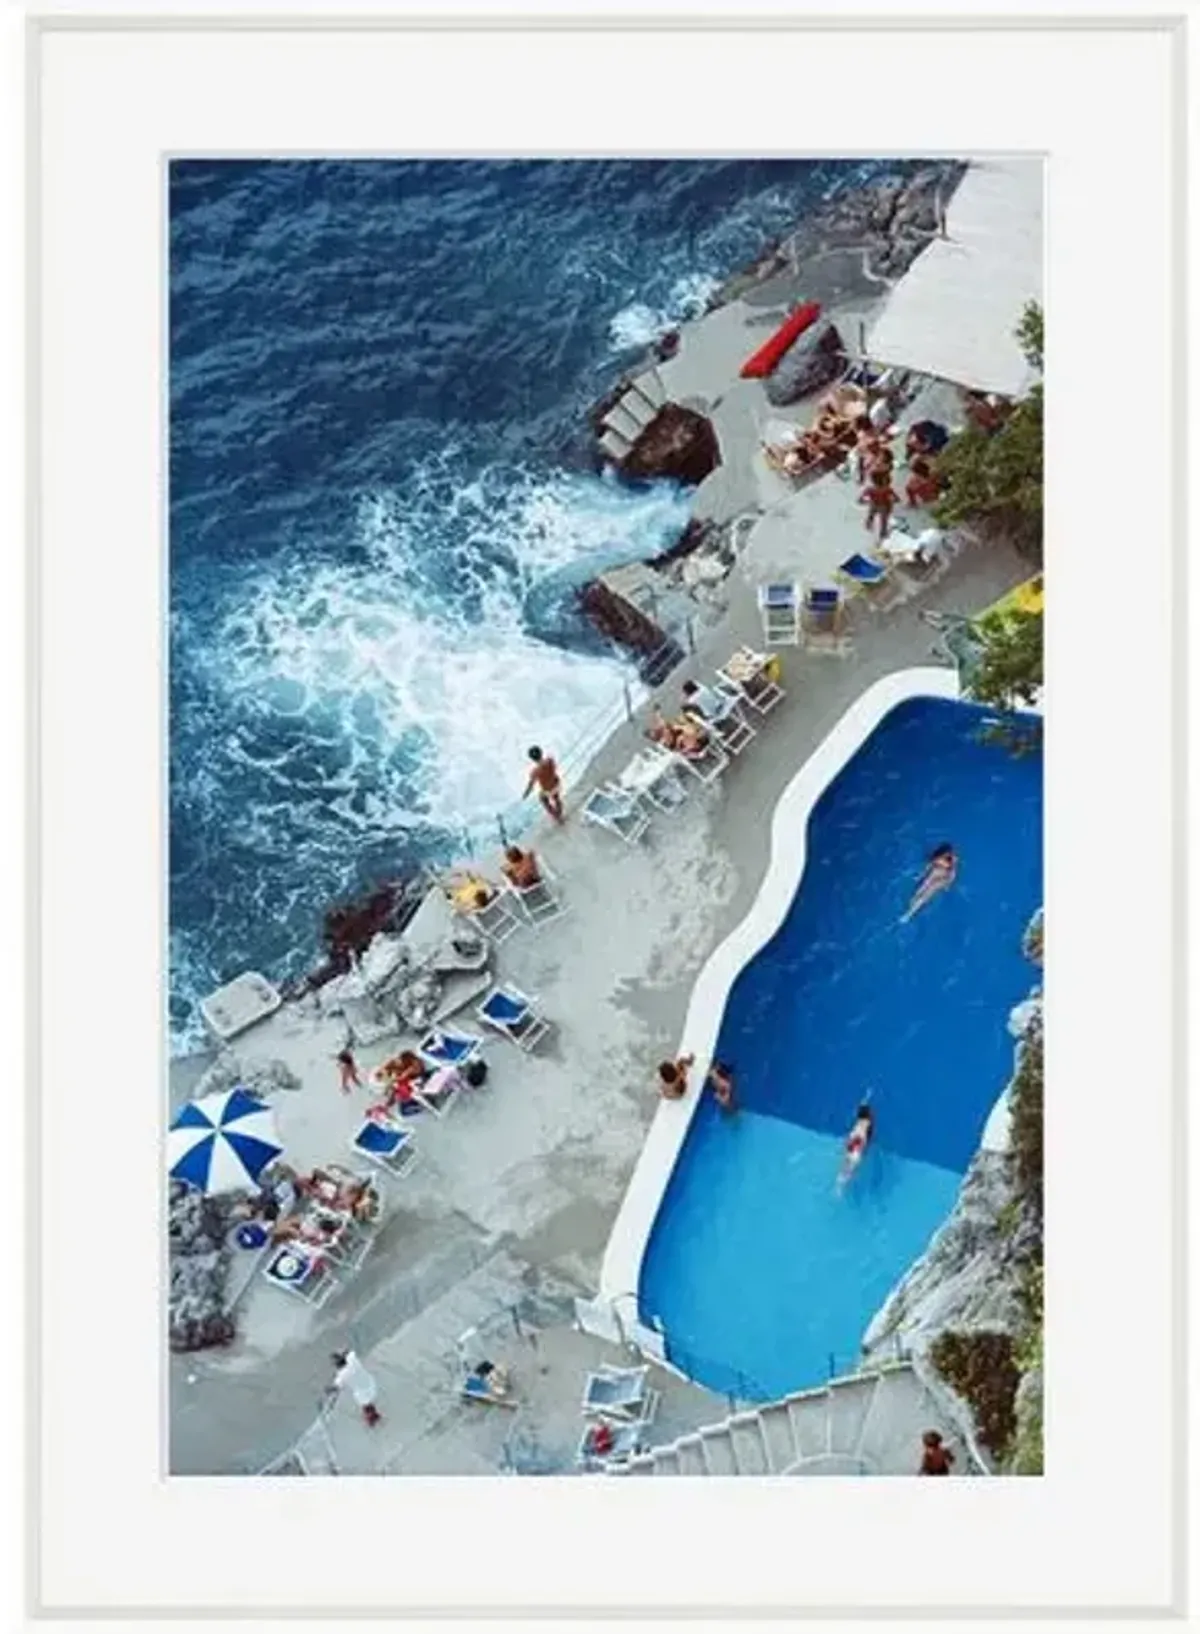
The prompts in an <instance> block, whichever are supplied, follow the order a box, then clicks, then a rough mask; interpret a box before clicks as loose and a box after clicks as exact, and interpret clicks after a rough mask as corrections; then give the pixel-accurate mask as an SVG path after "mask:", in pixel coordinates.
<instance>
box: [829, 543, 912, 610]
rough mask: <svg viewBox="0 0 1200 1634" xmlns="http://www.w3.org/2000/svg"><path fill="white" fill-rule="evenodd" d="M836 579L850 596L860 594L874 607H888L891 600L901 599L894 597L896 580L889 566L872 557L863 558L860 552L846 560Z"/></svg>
mask: <svg viewBox="0 0 1200 1634" xmlns="http://www.w3.org/2000/svg"><path fill="white" fill-rule="evenodd" d="M836 577H837V578H838V579H840V580H841V582H842V584H843V585H845V587H846V589H847V591H848V592H849V593H850V594H851V595H854V594H856V593H859V594H862V595H863V596H864V597H865V598H866V599H867V600H868V601H870V602H872V603H873V604H874V605H876V606H880V607H882V606H885V605H886V606H890V605H891V602H892V600H893V599H902V597H896V596H895V595H894V592H895V590H896V586H897V580H896V577H895V575H894V573H893V571H892V569H891V568H890V567H889V565H888V564H887V563H886V562H881V561H878V560H876V558H875V557H873V556H864V555H863V554H862V553H861V552H860V551H855V553H854V555H853V556H848V557H847V558H846V560H845V561H844V562H843V563H842V565H841V566H840V567H839V568H838V570H837V574H836ZM889 591H891V592H893V594H892V596H889Z"/></svg>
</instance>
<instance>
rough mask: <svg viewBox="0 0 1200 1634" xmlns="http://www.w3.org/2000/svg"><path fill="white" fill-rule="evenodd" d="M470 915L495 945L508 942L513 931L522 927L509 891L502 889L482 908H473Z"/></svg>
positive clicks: (473, 922) (472, 921)
mask: <svg viewBox="0 0 1200 1634" xmlns="http://www.w3.org/2000/svg"><path fill="white" fill-rule="evenodd" d="M468 917H469V919H470V922H471V924H473V925H478V926H479V929H480V930H481V931H482V932H483V934H484V935H485V936H486V937H487V939H488V941H489V942H490V943H491V944H492V946H493V947H499V946H500V944H501V943H502V942H507V941H508V938H509V937H510V936H511V935H512V934H513V932H514V931H518V930H520V928H521V920H520V918H519V916H518V915H517V914H515V913H514V912H513V910H512V907H511V905H510V900H509V895H508V892H507V891H500V892H499V893H498V894H497V895H496V896H494V897H492V898H491V900H490V901H489V902H487V903H485V904H484V906H483V907H482V908H472V909H471V912H470V914H469V916H468Z"/></svg>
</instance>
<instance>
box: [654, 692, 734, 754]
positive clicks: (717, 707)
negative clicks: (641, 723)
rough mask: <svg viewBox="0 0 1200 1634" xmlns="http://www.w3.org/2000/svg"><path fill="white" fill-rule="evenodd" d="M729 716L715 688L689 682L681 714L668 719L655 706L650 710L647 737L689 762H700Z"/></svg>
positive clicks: (684, 693)
mask: <svg viewBox="0 0 1200 1634" xmlns="http://www.w3.org/2000/svg"><path fill="white" fill-rule="evenodd" d="M727 716H728V709H727V706H726V703H725V700H724V699H722V697H721V695H720V693H718V692H715V691H714V690H713V688H712V687H708V686H704V685H703V684H702V683H701V682H699V681H685V682H684V683H683V687H682V689H681V693H680V700H679V714H678V715H676V716H675V717H674V718H673V719H668V718H667V717H666V716H665V715H664V714H663V712H662V710H661V709H660V708H659V706H658V705H657V704H655V706H654V708H653V709H652V710H651V711H650V725H649V726H648V727H647V728H646V736H647V737H648V738H649V739H650V741H651V743H657V744H661V746H662V747H663V748H664V749H670V750H671V751H672V753H674V754H677V755H683V756H684V757H685V758H687V759H689V760H694V759H700V758H701V757H702V756H703V755H704V754H705V753H706V752H707V750H708V746H709V744H710V743H711V741H712V733H713V731H714V730H718V731H719V723H720V722H721V721H722V720H723V719H726V718H727Z"/></svg>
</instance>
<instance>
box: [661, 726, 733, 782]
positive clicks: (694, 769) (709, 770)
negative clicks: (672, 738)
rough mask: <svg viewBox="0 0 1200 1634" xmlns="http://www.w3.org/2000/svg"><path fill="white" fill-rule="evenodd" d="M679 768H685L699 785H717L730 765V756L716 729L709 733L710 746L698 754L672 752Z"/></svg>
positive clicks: (672, 756) (674, 750)
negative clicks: (722, 745)
mask: <svg viewBox="0 0 1200 1634" xmlns="http://www.w3.org/2000/svg"><path fill="white" fill-rule="evenodd" d="M670 754H671V758H672V760H674V762H675V764H676V765H677V766H683V767H685V768H686V769H687V770H688V771H689V772H690V773H691V774H692V776H693V777H694V778H695V779H696V781H697V782H698V783H704V784H707V785H711V784H713V783H716V782H717V781H718V780H719V779H720V776H721V773H722V772H723V771H724V770H725V768H726V766H728V764H729V756H728V755H727V754H726V753H725V751H724V749H723V748H722V747H721V744H720V741H719V739H718V737H717V733H716V730H715V728H714V729H713V730H711V731H710V732H709V737H708V746H707V747H706V748H704V749H702V750H701V751H700V752H699V753H698V754H694V755H684V754H680V753H679V751H678V750H677V749H672V750H671V751H670Z"/></svg>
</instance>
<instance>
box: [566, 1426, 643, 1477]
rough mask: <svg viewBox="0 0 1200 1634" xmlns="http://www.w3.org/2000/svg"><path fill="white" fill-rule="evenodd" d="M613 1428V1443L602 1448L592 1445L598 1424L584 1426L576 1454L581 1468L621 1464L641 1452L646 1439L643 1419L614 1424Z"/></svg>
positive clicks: (601, 1467) (600, 1467)
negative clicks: (623, 1460)
mask: <svg viewBox="0 0 1200 1634" xmlns="http://www.w3.org/2000/svg"><path fill="white" fill-rule="evenodd" d="M611 1430H612V1443H611V1445H609V1446H608V1447H606V1448H605V1449H603V1450H600V1449H598V1448H596V1447H594V1446H593V1445H592V1443H593V1440H594V1438H595V1434H596V1426H595V1425H594V1424H587V1425H585V1426H584V1430H583V1434H582V1435H581V1436H580V1438H579V1448H578V1451H577V1452H576V1454H575V1462H576V1464H578V1465H579V1467H580V1468H581V1469H603V1468H604V1466H605V1465H606V1464H619V1463H620V1462H621V1461H622V1459H624V1458H632V1457H633V1455H634V1453H637V1452H641V1450H642V1446H643V1443H644V1442H645V1439H646V1425H645V1424H644V1422H643V1421H642V1420H641V1419H638V1420H636V1421H635V1422H634V1423H633V1424H614V1425H612V1426H611Z"/></svg>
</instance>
